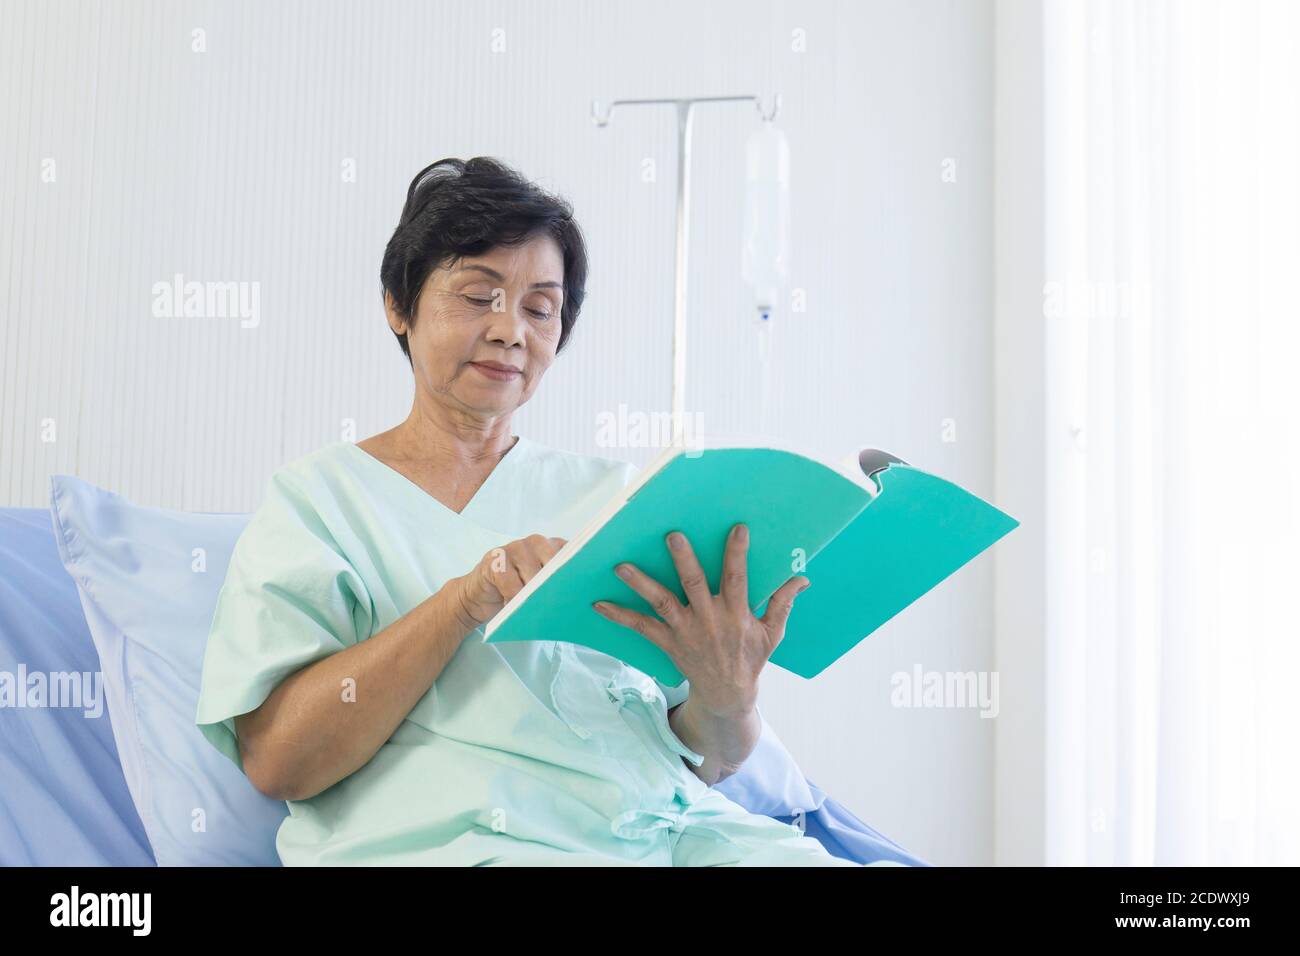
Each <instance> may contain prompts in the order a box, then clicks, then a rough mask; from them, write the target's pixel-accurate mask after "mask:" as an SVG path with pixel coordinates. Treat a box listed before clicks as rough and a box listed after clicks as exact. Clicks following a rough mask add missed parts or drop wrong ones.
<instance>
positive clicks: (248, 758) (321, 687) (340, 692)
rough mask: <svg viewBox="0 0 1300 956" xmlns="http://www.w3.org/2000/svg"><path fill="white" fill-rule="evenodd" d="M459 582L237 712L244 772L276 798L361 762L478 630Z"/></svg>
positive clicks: (295, 794)
mask: <svg viewBox="0 0 1300 956" xmlns="http://www.w3.org/2000/svg"><path fill="white" fill-rule="evenodd" d="M465 580H466V579H465V578H453V579H451V580H450V581H448V582H447V583H446V584H445V585H444V586H443V587H442V588H441V589H440V590H439V591H438V592H437V593H435V594H432V595H430V596H429V597H428V598H427V599H426V600H425V601H424V602H423V603H421V604H419V605H417V606H416V607H415V608H413V609H412V610H411V611H410V612H408V613H407V614H405V615H403V616H402V617H400V618H398V619H397V620H396V621H394V622H393V623H392V624H390V625H389V626H388V627H386V628H384V629H383V630H382V631H380V632H379V633H378V634H375V635H373V636H371V637H370V638H368V639H367V640H364V641H358V642H357V643H356V644H354V645H352V646H351V647H348V648H346V649H345V650H342V651H338V652H337V653H334V654H331V655H330V656H329V657H326V658H324V659H322V660H319V661H317V662H315V663H314V664H309V665H308V666H306V667H304V668H303V669H302V670H300V671H298V672H296V673H294V674H292V675H290V676H289V677H287V678H285V679H284V680H283V681H282V682H281V683H280V684H279V685H278V686H277V687H276V688H275V690H274V691H272V692H271V695H270V696H269V697H267V699H266V700H265V701H264V702H263V703H262V705H261V706H260V707H258V708H257V709H256V710H254V711H250V712H249V713H247V714H240V715H239V716H238V717H236V718H235V730H236V735H237V737H238V738H239V752H240V757H241V759H242V760H243V765H244V772H245V774H246V775H247V776H248V779H249V780H250V781H251V782H252V783H253V786H255V787H256V788H257V789H258V790H260V791H261V792H262V793H264V794H266V795H267V796H269V797H273V798H275V799H278V800H306V799H309V798H311V797H314V796H316V794H318V793H320V792H321V791H323V790H326V789H328V788H329V787H331V786H333V785H334V784H336V783H338V782H339V781H340V780H342V779H343V778H344V777H347V776H348V775H349V774H351V773H353V772H354V771H356V770H358V769H360V768H361V767H363V766H364V765H365V764H366V763H367V762H368V761H369V760H370V758H371V757H373V756H374V755H375V753H376V752H378V750H379V748H380V747H382V746H383V744H384V742H385V741H387V740H388V738H389V737H391V736H392V735H393V732H394V731H395V730H396V729H397V727H398V725H400V724H401V722H402V721H403V720H404V719H405V718H406V715H407V714H409V713H410V712H411V708H413V707H414V706H415V705H416V703H417V702H418V701H419V700H420V698H421V697H423V696H424V694H425V693H427V692H428V690H429V688H430V687H431V686H433V682H434V681H435V680H436V679H437V677H438V675H439V674H441V673H442V669H443V668H444V667H445V666H446V665H447V662H448V661H449V660H451V658H452V657H453V656H454V655H455V653H456V651H457V649H458V648H459V647H460V644H461V641H463V640H464V639H465V637H466V636H468V634H469V632H470V631H472V630H473V629H474V628H476V627H477V626H478V622H477V621H475V620H474V619H473V618H472V617H471V616H470V615H469V613H468V612H467V609H466V607H465V603H464V595H463V588H462V585H463V584H464V582H465Z"/></svg>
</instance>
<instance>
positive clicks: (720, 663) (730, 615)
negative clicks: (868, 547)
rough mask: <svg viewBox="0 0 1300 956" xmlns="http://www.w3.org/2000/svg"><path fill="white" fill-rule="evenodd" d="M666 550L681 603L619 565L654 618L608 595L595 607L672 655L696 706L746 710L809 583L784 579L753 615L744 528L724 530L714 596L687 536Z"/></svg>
mask: <svg viewBox="0 0 1300 956" xmlns="http://www.w3.org/2000/svg"><path fill="white" fill-rule="evenodd" d="M668 550H669V553H670V554H671V555H672V559H673V564H674V565H676V567H677V576H678V577H679V578H680V579H681V582H682V590H683V591H684V592H685V593H686V600H687V603H686V605H683V604H682V603H681V601H679V600H678V599H677V595H676V594H674V593H673V592H672V591H671V590H669V589H668V588H666V587H665V586H664V585H662V584H660V583H659V582H658V581H656V580H655V579H654V578H652V577H650V576H648V575H646V574H644V573H643V572H642V571H641V570H640V569H639V568H637V567H635V566H634V565H631V564H621V565H619V566H618V567H617V568H616V569H615V571H616V573H618V574H619V576H620V577H621V578H623V580H624V581H625V582H626V583H627V585H628V586H629V587H631V588H632V590H634V591H636V593H637V594H639V595H641V596H642V597H643V598H645V599H646V601H648V602H649V604H650V607H651V608H653V609H654V611H655V613H656V614H658V615H659V618H658V619H657V618H654V617H650V616H648V615H645V614H639V613H637V612H636V611H632V610H629V609H628V608H625V607H622V606H620V605H617V604H611V603H610V602H608V601H597V602H596V603H595V604H594V605H593V606H594V607H595V608H596V610H597V612H599V613H600V614H602V615H604V616H605V617H607V618H609V619H610V620H612V621H616V622H617V623H619V624H622V625H624V626H626V627H630V628H631V629H632V630H634V631H636V632H637V633H638V634H640V635H641V636H642V637H644V638H646V639H647V640H649V641H651V642H652V643H654V644H655V645H657V646H658V647H659V648H661V649H662V650H663V651H664V652H665V653H666V654H667V655H668V656H669V657H670V658H672V661H673V663H674V664H676V665H677V669H678V670H679V671H681V672H682V675H683V676H684V677H685V678H686V679H687V680H688V681H690V685H691V697H692V698H694V699H695V700H696V701H697V703H698V705H699V706H701V707H703V708H705V709H706V710H707V711H708V712H710V713H712V714H716V715H718V716H736V715H743V714H746V713H748V712H749V711H750V710H751V709H752V708H753V707H754V705H755V703H756V702H757V700H758V675H759V672H760V671H762V669H763V665H764V664H766V663H767V660H768V658H769V657H771V656H772V652H773V651H775V650H776V647H777V645H778V644H780V643H781V639H782V638H783V637H785V624H786V620H787V619H788V618H789V617H790V611H791V609H792V608H793V607H794V597H795V595H796V594H798V593H799V592H800V591H803V590H804V589H805V588H807V587H808V586H809V585H810V584H811V583H812V582H811V581H809V580H808V579H807V578H806V577H803V576H802V575H796V576H794V577H792V578H790V580H788V581H786V582H785V583H784V584H783V585H781V587H780V588H779V589H778V590H777V591H776V593H775V594H773V595H772V597H771V599H770V600H769V601H768V603H767V610H766V611H765V612H764V614H763V616H762V617H761V618H757V617H755V616H754V614H753V612H752V611H750V609H749V574H748V571H747V568H746V564H747V562H746V556H747V554H748V551H749V529H748V528H746V527H745V525H743V524H738V525H735V526H734V527H733V528H732V529H731V533H730V534H729V535H728V537H727V546H726V552H725V554H724V556H723V559H722V582H721V589H720V591H719V593H718V594H716V595H715V594H712V593H710V591H709V582H708V578H707V577H706V576H705V574H704V571H703V569H702V568H701V567H700V562H699V561H698V560H697V559H696V557H695V551H694V550H693V549H692V548H691V545H690V542H689V541H687V540H686V536H685V535H683V534H682V533H681V532H678V531H674V532H672V533H671V534H669V535H668ZM624 571H625V572H626V573H623V572H624Z"/></svg>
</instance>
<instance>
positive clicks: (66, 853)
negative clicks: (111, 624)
mask: <svg viewBox="0 0 1300 956" xmlns="http://www.w3.org/2000/svg"><path fill="white" fill-rule="evenodd" d="M51 675H53V676H51ZM0 683H4V684H5V685H6V686H4V687H3V688H0V865H4V866H153V865H154V858H153V852H152V851H151V850H150V848H149V840H148V838H147V837H146V836H145V832H144V827H143V826H141V824H140V817H139V814H137V813H136V810H135V807H134V806H133V805H132V803H131V795H130V794H129V793H128V792H127V788H126V780H125V779H123V777H122V767H121V765H120V764H119V763H118V759H117V748H116V746H115V745H114V743H113V729H112V727H111V726H110V721H109V714H108V710H107V708H106V707H105V706H104V703H103V697H102V681H101V679H100V675H99V659H98V657H97V656H96V655H95V646H94V644H92V643H91V641H90V634H89V632H88V631H87V630H86V621H85V619H84V618H83V617H82V614H81V606H80V604H79V603H78V601H77V589H76V588H75V587H73V585H72V581H70V580H69V579H68V576H67V574H65V573H64V571H63V567H62V566H61V565H60V564H59V554H58V551H57V550H56V548H55V547H54V535H53V534H52V533H51V526H50V513H49V512H48V511H46V510H44V509H37V508H5V509H0ZM41 687H44V688H45V689H46V693H45V694H44V697H43V699H42V698H41V697H37V696H36V694H37V693H39V689H40V688H41ZM51 687H58V688H60V689H59V690H57V691H56V692H54V693H52V694H51V693H50V692H49V689H50V688H51ZM69 691H72V692H75V693H68V692H69ZM19 695H21V698H20V696H19ZM30 704H43V706H28V705H30Z"/></svg>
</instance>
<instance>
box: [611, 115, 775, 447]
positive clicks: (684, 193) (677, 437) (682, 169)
mask: <svg viewBox="0 0 1300 956" xmlns="http://www.w3.org/2000/svg"><path fill="white" fill-rule="evenodd" d="M730 102H746V103H748V102H752V103H753V104H754V107H755V109H757V110H758V115H759V117H760V118H761V119H762V120H763V122H765V123H770V122H772V120H774V119H775V118H776V114H777V111H778V110H780V108H781V94H780V93H776V94H774V95H773V97H772V105H771V108H770V109H764V108H763V102H762V100H761V99H760V98H759V97H757V96H696V97H689V98H680V99H679V98H669V99H649V100H614V101H613V102H611V103H610V104H609V106H608V107H607V108H606V109H605V110H604V112H603V113H602V111H601V108H600V101H599V100H592V101H591V121H592V122H593V123H595V124H596V125H597V126H598V127H601V128H603V127H605V126H608V125H609V120H610V116H611V115H612V114H613V112H614V107H616V106H647V105H663V104H672V105H673V106H675V107H677V214H676V215H677V229H676V232H677V256H676V264H675V266H674V281H673V286H674V289H675V294H674V298H673V418H672V421H673V438H672V441H673V444H674V445H681V444H683V435H684V431H683V416H684V414H685V410H686V408H685V406H686V238H687V237H686V230H687V224H688V223H689V222H690V215H689V213H690V197H691V183H690V179H691V118H692V113H691V108H692V107H693V106H694V105H695V104H696V103H730Z"/></svg>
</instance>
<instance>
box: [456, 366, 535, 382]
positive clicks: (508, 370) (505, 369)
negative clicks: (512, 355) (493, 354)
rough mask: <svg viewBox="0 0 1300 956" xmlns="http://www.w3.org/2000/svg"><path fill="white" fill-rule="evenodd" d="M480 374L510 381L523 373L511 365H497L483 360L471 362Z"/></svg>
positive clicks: (495, 379)
mask: <svg viewBox="0 0 1300 956" xmlns="http://www.w3.org/2000/svg"><path fill="white" fill-rule="evenodd" d="M469 364H470V365H472V366H474V368H476V369H477V370H478V371H479V373H480V374H482V375H484V376H486V377H487V378H490V379H492V380H493V381H496V382H510V381H514V379H516V378H518V377H519V376H520V375H522V374H523V372H521V371H520V370H519V369H517V368H514V367H512V366H509V365H497V364H495V363H492V364H485V363H483V362H470V363H469Z"/></svg>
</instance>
